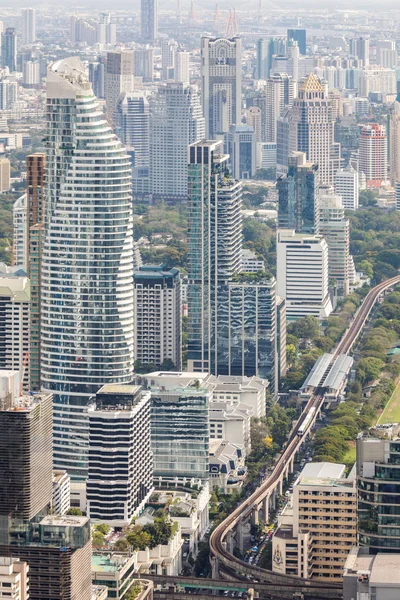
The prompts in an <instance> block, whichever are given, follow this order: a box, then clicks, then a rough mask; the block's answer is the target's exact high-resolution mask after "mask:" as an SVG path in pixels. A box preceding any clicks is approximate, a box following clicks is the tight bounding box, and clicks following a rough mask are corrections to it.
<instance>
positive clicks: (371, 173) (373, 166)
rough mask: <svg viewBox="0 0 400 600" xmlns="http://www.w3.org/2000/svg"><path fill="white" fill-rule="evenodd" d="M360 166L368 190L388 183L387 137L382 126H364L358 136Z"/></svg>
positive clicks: (372, 124) (375, 124) (374, 124)
mask: <svg viewBox="0 0 400 600" xmlns="http://www.w3.org/2000/svg"><path fill="white" fill-rule="evenodd" d="M359 156H360V165H359V170H360V171H361V172H362V173H364V175H365V178H366V180H367V187H368V188H379V187H382V186H383V185H386V183H387V181H388V160H387V136H386V130H385V127H384V126H383V125H379V124H378V123H371V124H369V125H364V126H363V128H362V129H361V135H360V154H359Z"/></svg>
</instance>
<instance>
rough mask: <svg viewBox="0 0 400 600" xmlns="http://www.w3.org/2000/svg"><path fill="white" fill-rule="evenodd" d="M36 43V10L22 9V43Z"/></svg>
mask: <svg viewBox="0 0 400 600" xmlns="http://www.w3.org/2000/svg"><path fill="white" fill-rule="evenodd" d="M34 41H36V10H35V9H34V8H24V9H23V10H22V43H23V44H32V43H33V42H34Z"/></svg>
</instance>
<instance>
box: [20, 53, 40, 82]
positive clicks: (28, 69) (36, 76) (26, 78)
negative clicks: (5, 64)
mask: <svg viewBox="0 0 400 600" xmlns="http://www.w3.org/2000/svg"><path fill="white" fill-rule="evenodd" d="M22 83H23V86H24V87H25V88H28V89H32V88H39V86H40V64H39V61H37V60H26V61H25V62H24V64H23V65H22Z"/></svg>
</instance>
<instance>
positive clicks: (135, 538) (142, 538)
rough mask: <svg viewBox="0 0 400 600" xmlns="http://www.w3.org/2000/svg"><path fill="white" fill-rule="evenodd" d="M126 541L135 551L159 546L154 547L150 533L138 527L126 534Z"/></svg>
mask: <svg viewBox="0 0 400 600" xmlns="http://www.w3.org/2000/svg"><path fill="white" fill-rule="evenodd" d="M126 540H127V542H128V544H129V545H130V546H131V548H132V550H133V551H135V550H146V548H151V547H154V546H156V545H157V544H154V546H152V545H151V544H152V538H151V535H150V534H149V533H148V532H146V531H143V530H142V529H141V528H139V527H138V526H134V527H133V528H132V529H130V530H129V531H128V533H127V534H126Z"/></svg>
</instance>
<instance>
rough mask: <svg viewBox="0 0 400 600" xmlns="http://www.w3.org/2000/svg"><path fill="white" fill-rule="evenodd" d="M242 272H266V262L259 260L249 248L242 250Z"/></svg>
mask: <svg viewBox="0 0 400 600" xmlns="http://www.w3.org/2000/svg"><path fill="white" fill-rule="evenodd" d="M241 254H242V269H241V270H242V272H244V273H257V272H258V271H265V262H264V261H263V260H262V259H261V258H258V257H257V255H256V254H255V253H254V252H252V250H248V249H247V248H243V249H242V253H241Z"/></svg>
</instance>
